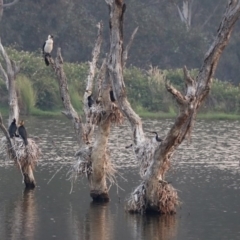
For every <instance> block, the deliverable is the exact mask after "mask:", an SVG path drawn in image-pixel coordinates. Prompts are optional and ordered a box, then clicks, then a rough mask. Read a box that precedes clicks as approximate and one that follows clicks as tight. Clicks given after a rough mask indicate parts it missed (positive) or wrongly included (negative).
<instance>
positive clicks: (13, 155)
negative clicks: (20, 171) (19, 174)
mask: <svg viewBox="0 0 240 240" xmlns="http://www.w3.org/2000/svg"><path fill="white" fill-rule="evenodd" d="M11 141H12V146H13V147H12V148H13V149H8V146H7V139H6V138H5V137H3V138H2V141H1V147H0V149H2V151H3V150H4V151H5V153H7V155H8V157H9V159H11V160H14V161H15V163H16V164H17V165H18V166H19V167H21V168H24V167H26V166H31V167H32V169H34V168H35V166H36V164H37V162H38V159H39V157H40V155H41V150H40V148H39V147H38V145H37V144H36V143H35V141H34V140H33V139H31V138H28V145H27V146H25V145H24V143H23V140H22V139H21V138H14V139H11Z"/></svg>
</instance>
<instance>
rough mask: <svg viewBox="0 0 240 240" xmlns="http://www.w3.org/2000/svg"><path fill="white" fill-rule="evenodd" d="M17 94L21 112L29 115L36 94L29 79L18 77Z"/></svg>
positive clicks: (22, 76)
mask: <svg viewBox="0 0 240 240" xmlns="http://www.w3.org/2000/svg"><path fill="white" fill-rule="evenodd" d="M17 92H18V101H19V107H20V109H21V112H22V113H24V114H27V115H28V114H30V113H31V111H32V110H33V108H34V106H35V104H36V93H35V91H34V89H33V86H32V83H31V81H30V79H29V78H27V77H26V76H24V75H18V77H17Z"/></svg>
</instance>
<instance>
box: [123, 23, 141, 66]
mask: <svg viewBox="0 0 240 240" xmlns="http://www.w3.org/2000/svg"><path fill="white" fill-rule="evenodd" d="M137 31H138V27H136V28H135V30H134V31H133V33H132V35H131V37H130V39H129V42H128V44H127V46H126V48H125V50H124V51H123V66H124V67H125V65H126V61H127V59H128V52H129V49H130V47H131V46H132V42H133V40H134V38H135V35H136V33H137Z"/></svg>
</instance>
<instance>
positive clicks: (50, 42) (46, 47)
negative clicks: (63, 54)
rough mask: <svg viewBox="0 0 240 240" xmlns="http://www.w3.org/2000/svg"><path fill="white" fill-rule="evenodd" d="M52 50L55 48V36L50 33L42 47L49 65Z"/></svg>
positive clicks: (46, 62)
mask: <svg viewBox="0 0 240 240" xmlns="http://www.w3.org/2000/svg"><path fill="white" fill-rule="evenodd" d="M52 50H53V36H52V35H48V39H47V40H46V41H45V43H44V44H43V47H42V51H43V55H44V60H45V64H46V65H47V66H49V61H48V57H51V55H50V53H51V52H52Z"/></svg>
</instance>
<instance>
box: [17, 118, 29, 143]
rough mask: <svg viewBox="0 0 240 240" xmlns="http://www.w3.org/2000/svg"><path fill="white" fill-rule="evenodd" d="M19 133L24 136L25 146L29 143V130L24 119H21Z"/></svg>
mask: <svg viewBox="0 0 240 240" xmlns="http://www.w3.org/2000/svg"><path fill="white" fill-rule="evenodd" d="M18 133H19V135H20V136H21V137H22V139H23V142H24V144H25V146H26V145H28V140H27V131H26V129H25V127H24V121H23V120H21V121H20V126H19V127H18Z"/></svg>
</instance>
